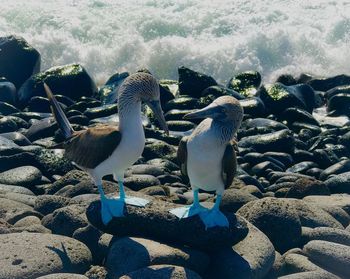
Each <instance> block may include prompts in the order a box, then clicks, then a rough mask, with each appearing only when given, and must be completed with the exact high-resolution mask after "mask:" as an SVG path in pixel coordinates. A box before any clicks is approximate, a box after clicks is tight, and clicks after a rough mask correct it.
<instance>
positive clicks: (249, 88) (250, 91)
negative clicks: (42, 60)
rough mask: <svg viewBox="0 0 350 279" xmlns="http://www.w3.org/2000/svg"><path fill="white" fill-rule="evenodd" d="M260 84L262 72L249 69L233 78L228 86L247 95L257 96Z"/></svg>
mask: <svg viewBox="0 0 350 279" xmlns="http://www.w3.org/2000/svg"><path fill="white" fill-rule="evenodd" d="M260 84H261V75H260V73H259V72H255V71H247V72H243V73H240V74H238V75H236V76H235V77H233V78H231V79H230V80H229V82H228V84H227V87H228V88H230V89H233V90H235V91H237V92H238V93H240V94H242V95H243V96H245V97H255V95H256V92H257V89H258V88H259V86H260Z"/></svg>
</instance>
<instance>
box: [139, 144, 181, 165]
mask: <svg viewBox="0 0 350 279" xmlns="http://www.w3.org/2000/svg"><path fill="white" fill-rule="evenodd" d="M142 156H143V157H144V158H145V159H146V160H151V159H155V158H164V159H172V160H174V161H175V158H176V148H175V147H174V146H172V145H170V144H168V143H166V142H164V141H161V140H152V141H146V146H145V148H144V150H143V153H142Z"/></svg>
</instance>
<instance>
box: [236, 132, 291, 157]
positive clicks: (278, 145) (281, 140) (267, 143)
mask: <svg viewBox="0 0 350 279" xmlns="http://www.w3.org/2000/svg"><path fill="white" fill-rule="evenodd" d="M294 145H295V142H294V137H293V135H292V133H291V132H290V131H289V130H281V131H277V132H273V133H268V134H265V135H256V136H248V137H245V138H242V139H241V140H240V141H239V143H238V146H239V147H243V148H253V149H254V150H256V151H257V152H267V151H276V152H286V153H293V151H294Z"/></svg>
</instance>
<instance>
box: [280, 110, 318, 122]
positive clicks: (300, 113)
mask: <svg viewBox="0 0 350 279" xmlns="http://www.w3.org/2000/svg"><path fill="white" fill-rule="evenodd" d="M281 120H286V121H287V122H288V124H289V125H290V124H291V123H293V122H302V123H308V124H311V125H316V126H319V125H320V124H319V123H318V122H317V120H316V119H315V118H314V117H313V116H312V114H310V113H309V112H307V111H305V110H303V109H300V108H288V109H286V110H285V111H284V112H283V113H282V115H281Z"/></svg>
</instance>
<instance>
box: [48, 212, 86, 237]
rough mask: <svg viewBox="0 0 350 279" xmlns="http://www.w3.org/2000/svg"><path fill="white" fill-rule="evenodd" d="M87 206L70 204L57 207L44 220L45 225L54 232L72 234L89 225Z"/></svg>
mask: <svg viewBox="0 0 350 279" xmlns="http://www.w3.org/2000/svg"><path fill="white" fill-rule="evenodd" d="M84 209H85V207H81V206H76V205H69V206H66V207H62V208H59V209H56V210H55V211H54V212H53V213H52V214H49V215H46V216H45V218H44V219H43V220H42V223H43V225H44V226H45V227H47V228H48V229H50V230H52V232H53V233H54V234H59V235H65V236H72V235H73V233H74V232H75V231H76V230H77V229H79V228H83V227H85V226H87V225H88V223H87V220H86V217H85V215H83V211H84Z"/></svg>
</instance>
